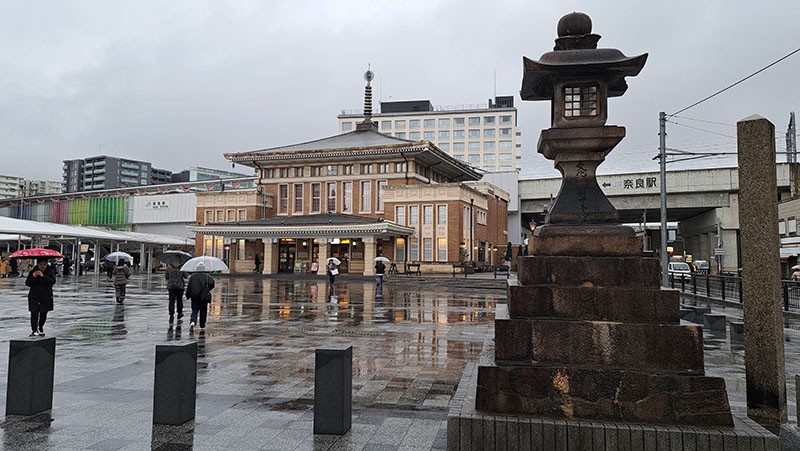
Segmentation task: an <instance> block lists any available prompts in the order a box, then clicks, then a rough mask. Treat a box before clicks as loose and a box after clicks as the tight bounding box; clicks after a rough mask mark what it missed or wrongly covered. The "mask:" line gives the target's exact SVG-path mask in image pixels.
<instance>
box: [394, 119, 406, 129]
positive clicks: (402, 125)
mask: <svg viewBox="0 0 800 451" xmlns="http://www.w3.org/2000/svg"><path fill="white" fill-rule="evenodd" d="M394 128H395V130H405V129H406V121H404V120H403V121H394Z"/></svg>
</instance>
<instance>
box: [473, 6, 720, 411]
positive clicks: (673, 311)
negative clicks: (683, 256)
mask: <svg viewBox="0 0 800 451" xmlns="http://www.w3.org/2000/svg"><path fill="white" fill-rule="evenodd" d="M558 36H559V37H558V39H556V46H555V49H554V51H552V52H548V53H545V54H544V55H543V56H542V57H541V59H540V60H539V61H533V60H530V59H528V58H523V62H524V68H525V72H524V78H523V81H522V92H521V95H522V99H523V100H550V101H551V102H552V112H551V117H552V124H551V128H549V129H547V130H543V131H542V132H541V136H540V138H539V145H538V150H539V153H541V154H543V155H544V156H545V157H546V158H548V159H551V160H554V162H555V167H556V168H557V169H558V170H559V171H560V172H561V174H562V175H563V182H562V186H561V190H560V192H559V193H558V197H557V198H556V200H555V202H554V204H553V206H552V208H551V209H550V211H549V213H548V215H547V217H546V219H545V223H544V224H543V225H541V226H539V227H537V228H536V231H535V232H534V236H533V240H532V255H531V256H528V257H523V258H521V259H520V260H519V270H518V279H519V281H518V282H517V283H512V284H510V286H509V296H508V317H506V318H502V317H499V316H498V319H497V320H496V322H495V333H496V336H495V356H494V359H495V361H494V365H485V366H481V367H479V368H478V382H477V384H478V386H477V393H476V401H475V402H476V408H477V410H479V411H491V412H498V413H520V414H536V415H547V416H554V417H562V418H569V419H585V420H607V421H626V422H627V421H629V422H639V423H653V424H673V425H703V426H731V425H733V419H732V416H731V411H730V406H729V404H728V397H727V392H726V390H725V381H724V380H723V379H722V378H719V377H707V376H705V370H704V361H703V330H702V327H701V326H696V325H684V324H680V318H679V306H680V299H679V292H677V291H674V290H662V289H661V287H660V283H659V280H660V279H659V277H660V266H659V261H658V260H657V259H655V258H647V257H644V256H643V250H642V241H641V239H640V238H638V237H636V235H635V233H634V230H633V229H632V228H631V227H627V226H623V225H621V224H619V218H618V214H617V211H616V210H615V209H614V207H613V206H612V205H611V202H609V200H608V199H607V198H606V196H605V194H604V193H603V191H602V190H601V189H600V187H599V186H598V184H597V180H596V177H595V171H596V169H597V167H598V165H600V163H602V162H603V160H604V159H605V156H606V155H608V153H609V152H610V151H611V150H612V149H613V148H614V146H616V145H617V144H618V143H619V142H620V141H621V140H622V139H623V138H624V137H625V128H624V127H617V126H609V125H606V119H607V117H608V97H616V96H621V95H623V94H624V93H625V91H626V90H627V88H628V86H627V84H626V82H625V77H628V76H635V75H637V74H638V73H639V71H641V69H642V67H643V66H644V64H645V61H646V60H647V54H644V55H640V56H636V57H626V56H625V55H624V54H622V52H620V51H619V50H616V49H602V48H600V49H598V48H597V42H598V40H599V39H600V36H598V35H596V34H592V22H591V19H590V18H589V16H587V15H585V14H582V13H572V14H568V15H566V16H564V17H563V18H562V19H561V20H560V22H559V23H558Z"/></svg>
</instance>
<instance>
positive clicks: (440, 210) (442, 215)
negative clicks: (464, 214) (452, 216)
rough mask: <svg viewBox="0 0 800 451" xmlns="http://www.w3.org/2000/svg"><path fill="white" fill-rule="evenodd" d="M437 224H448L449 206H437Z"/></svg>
mask: <svg viewBox="0 0 800 451" xmlns="http://www.w3.org/2000/svg"><path fill="white" fill-rule="evenodd" d="M436 224H439V225H445V224H447V205H437V206H436Z"/></svg>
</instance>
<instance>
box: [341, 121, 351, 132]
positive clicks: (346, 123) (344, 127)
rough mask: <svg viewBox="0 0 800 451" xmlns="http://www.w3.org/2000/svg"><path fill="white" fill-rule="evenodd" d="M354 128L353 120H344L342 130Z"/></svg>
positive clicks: (347, 130)
mask: <svg viewBox="0 0 800 451" xmlns="http://www.w3.org/2000/svg"><path fill="white" fill-rule="evenodd" d="M352 129H353V123H352V122H342V131H343V132H349V131H350V130H352Z"/></svg>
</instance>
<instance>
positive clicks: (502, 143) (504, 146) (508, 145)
mask: <svg viewBox="0 0 800 451" xmlns="http://www.w3.org/2000/svg"><path fill="white" fill-rule="evenodd" d="M511 149H513V147H511V141H500V150H511Z"/></svg>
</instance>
